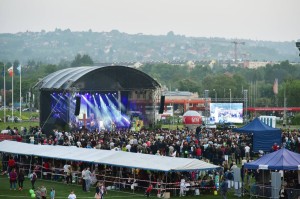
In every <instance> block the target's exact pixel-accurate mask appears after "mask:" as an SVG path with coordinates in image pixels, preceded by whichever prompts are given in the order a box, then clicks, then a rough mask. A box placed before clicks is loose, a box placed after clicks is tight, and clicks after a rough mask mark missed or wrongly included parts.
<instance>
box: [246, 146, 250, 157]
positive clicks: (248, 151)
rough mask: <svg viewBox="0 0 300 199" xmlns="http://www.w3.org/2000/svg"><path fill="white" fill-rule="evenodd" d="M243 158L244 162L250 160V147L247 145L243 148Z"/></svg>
mask: <svg viewBox="0 0 300 199" xmlns="http://www.w3.org/2000/svg"><path fill="white" fill-rule="evenodd" d="M245 157H246V160H250V147H249V145H248V144H247V145H246V146H245Z"/></svg>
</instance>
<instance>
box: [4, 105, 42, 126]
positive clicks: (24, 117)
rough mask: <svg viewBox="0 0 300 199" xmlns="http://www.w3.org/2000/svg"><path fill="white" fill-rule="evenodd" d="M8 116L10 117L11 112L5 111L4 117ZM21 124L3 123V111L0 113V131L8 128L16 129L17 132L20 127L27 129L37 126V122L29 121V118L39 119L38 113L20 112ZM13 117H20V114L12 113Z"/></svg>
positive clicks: (17, 112)
mask: <svg viewBox="0 0 300 199" xmlns="http://www.w3.org/2000/svg"><path fill="white" fill-rule="evenodd" d="M8 115H10V116H11V115H12V114H11V111H9V110H7V111H6V116H8ZM21 115H22V117H21V118H22V122H17V123H15V122H3V121H4V119H3V118H4V111H3V110H2V111H0V118H1V120H2V122H0V130H3V129H6V128H7V127H8V126H9V127H10V128H14V127H17V128H18V129H19V130H21V127H26V128H27V129H29V127H30V126H39V122H34V121H29V118H30V117H31V116H34V117H39V113H35V112H22V113H21ZM14 116H17V117H20V112H19V111H14Z"/></svg>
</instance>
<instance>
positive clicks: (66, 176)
mask: <svg viewBox="0 0 300 199" xmlns="http://www.w3.org/2000/svg"><path fill="white" fill-rule="evenodd" d="M69 168H70V165H69V164H68V162H66V164H65V165H64V175H65V183H67V180H68V179H67V178H68V172H69Z"/></svg>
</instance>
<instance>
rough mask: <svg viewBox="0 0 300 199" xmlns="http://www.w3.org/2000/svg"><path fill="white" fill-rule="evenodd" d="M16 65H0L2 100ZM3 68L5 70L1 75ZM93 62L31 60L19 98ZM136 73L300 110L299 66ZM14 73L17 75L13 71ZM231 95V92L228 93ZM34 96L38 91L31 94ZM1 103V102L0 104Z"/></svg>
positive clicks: (80, 58)
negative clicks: (48, 78) (245, 94)
mask: <svg viewBox="0 0 300 199" xmlns="http://www.w3.org/2000/svg"><path fill="white" fill-rule="evenodd" d="M19 64H20V63H19V61H18V60H15V61H14V62H0V68H2V74H1V77H0V88H1V89H2V93H1V95H2V96H3V88H4V79H3V72H6V73H7V69H8V68H9V67H10V66H14V68H15V67H17V66H18V65H19ZM4 65H5V68H6V70H5V71H4ZM92 65H94V62H93V60H92V59H91V57H90V56H89V55H80V54H77V55H76V56H75V58H74V60H73V61H72V62H61V63H60V64H44V63H42V62H37V61H34V60H30V61H28V62H27V63H26V64H23V65H22V96H23V99H25V96H26V95H27V93H28V92H29V91H31V90H32V88H33V87H34V85H35V84H36V83H37V82H38V81H39V80H41V79H42V78H44V77H45V76H47V75H48V74H50V73H53V72H55V71H57V70H60V69H64V68H68V67H76V66H92ZM138 70H141V71H142V72H145V73H146V74H148V75H150V76H151V77H153V78H154V79H156V80H157V81H158V82H159V83H160V84H161V85H162V86H164V87H166V88H167V89H168V90H171V91H174V90H175V89H177V90H179V91H190V92H197V93H198V94H199V96H200V97H203V96H204V91H205V90H209V97H211V98H215V97H216V96H217V97H218V98H219V99H221V98H229V95H231V98H232V99H234V98H243V90H247V91H248V106H253V107H268V106H269V107H272V106H280V107H283V106H284V95H285V96H286V105H287V106H288V107H299V106H300V101H299V100H298V99H300V92H299V91H300V64H291V63H289V61H283V62H280V63H279V64H273V65H271V64H268V65H267V66H266V67H260V68H257V69H248V68H243V67H235V66H231V65H227V66H225V67H224V66H223V65H219V64H218V63H216V64H214V65H213V66H210V65H197V64H196V65H195V66H194V67H190V65H187V64H184V65H171V64H167V63H159V64H150V63H147V64H144V65H142V66H141V67H140V68H138ZM15 71H17V70H16V69H15ZM17 75H18V74H15V78H14V99H15V101H19V100H20V98H19V84H20V79H19V78H18V76H17ZM275 79H278V94H277V95H275V94H274V92H273V85H274V80H275ZM6 89H7V90H10V89H11V78H10V77H9V76H8V75H7V76H6ZM229 91H230V92H229ZM33 92H35V93H36V94H37V95H36V96H37V98H36V100H37V99H38V90H33ZM6 100H7V103H8V104H7V105H9V104H10V103H11V96H9V95H7V99H6ZM2 102H3V100H2Z"/></svg>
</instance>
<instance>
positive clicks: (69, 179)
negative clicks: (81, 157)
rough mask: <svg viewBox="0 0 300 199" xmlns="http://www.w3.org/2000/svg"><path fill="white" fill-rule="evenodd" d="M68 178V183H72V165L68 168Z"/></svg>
mask: <svg viewBox="0 0 300 199" xmlns="http://www.w3.org/2000/svg"><path fill="white" fill-rule="evenodd" d="M66 180H67V184H69V183H70V184H72V167H71V165H69V168H68V170H67V177H66Z"/></svg>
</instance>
